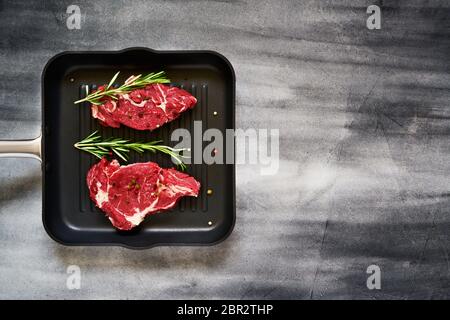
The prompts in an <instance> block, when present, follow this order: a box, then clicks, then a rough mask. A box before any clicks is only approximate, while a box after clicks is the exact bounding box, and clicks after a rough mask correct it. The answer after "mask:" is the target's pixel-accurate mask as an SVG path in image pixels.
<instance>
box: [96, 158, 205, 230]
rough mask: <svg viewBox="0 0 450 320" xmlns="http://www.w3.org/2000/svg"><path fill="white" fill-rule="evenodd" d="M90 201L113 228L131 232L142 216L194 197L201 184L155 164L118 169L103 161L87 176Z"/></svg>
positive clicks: (116, 163) (104, 159)
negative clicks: (104, 214)
mask: <svg viewBox="0 0 450 320" xmlns="http://www.w3.org/2000/svg"><path fill="white" fill-rule="evenodd" d="M87 185H88V188H89V194H90V197H91V199H92V200H93V201H94V202H95V204H96V205H97V207H99V208H100V209H101V210H103V211H104V212H105V213H106V215H107V216H108V218H109V220H110V221H111V222H112V224H113V225H114V226H115V227H116V228H118V229H121V230H130V229H132V228H133V227H135V226H137V225H138V224H140V223H141V222H142V220H144V218H145V216H147V215H149V214H152V213H156V212H158V211H163V210H167V209H170V208H172V207H173V206H174V205H175V204H176V202H177V200H178V199H179V198H181V197H183V196H193V197H197V195H198V191H199V189H200V183H199V182H198V181H197V180H195V179H194V178H193V177H191V176H189V175H187V174H185V173H182V172H179V171H177V170H175V169H162V168H160V167H159V166H158V165H157V164H156V163H154V162H145V163H135V164H130V165H127V166H120V164H119V163H118V162H117V160H113V161H111V162H109V161H108V160H107V159H106V158H103V159H102V160H100V162H98V163H97V164H95V165H93V166H92V168H91V169H89V172H88V174H87Z"/></svg>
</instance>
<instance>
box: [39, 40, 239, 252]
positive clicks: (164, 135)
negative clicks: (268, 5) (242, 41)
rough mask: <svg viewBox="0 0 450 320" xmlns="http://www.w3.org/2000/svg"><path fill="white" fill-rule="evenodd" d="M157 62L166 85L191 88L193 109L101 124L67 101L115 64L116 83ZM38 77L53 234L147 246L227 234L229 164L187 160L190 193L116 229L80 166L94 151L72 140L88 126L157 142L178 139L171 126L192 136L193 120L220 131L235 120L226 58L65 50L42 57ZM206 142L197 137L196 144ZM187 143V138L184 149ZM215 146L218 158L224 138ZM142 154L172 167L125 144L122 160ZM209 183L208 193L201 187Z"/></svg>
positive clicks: (103, 79)
mask: <svg viewBox="0 0 450 320" xmlns="http://www.w3.org/2000/svg"><path fill="white" fill-rule="evenodd" d="M159 70H164V71H166V73H167V75H168V77H169V79H171V81H172V83H171V85H173V86H177V87H179V88H182V89H184V90H186V91H188V92H190V93H191V94H192V95H194V96H195V97H196V98H197V101H198V102H197V104H196V106H195V107H194V108H193V109H192V110H189V111H187V112H184V113H183V114H182V115H181V116H180V117H179V118H177V119H175V120H174V121H172V122H170V123H167V124H165V125H164V126H162V127H161V128H159V129H157V130H154V131H152V132H149V131H138V130H134V129H130V128H128V127H125V126H121V128H108V127H103V126H101V125H100V124H99V123H98V120H97V119H93V118H92V116H91V112H90V106H89V104H88V103H84V104H82V105H74V104H73V102H74V101H75V100H78V99H80V98H83V97H84V96H85V92H86V86H88V87H89V89H90V90H92V89H95V88H96V86H98V85H102V84H105V83H108V82H109V79H110V78H111V77H112V76H113V75H114V74H115V73H116V72H117V71H121V77H119V78H118V79H117V82H118V83H122V82H123V81H124V80H125V79H126V78H127V77H128V76H130V75H132V74H145V73H148V72H152V71H159ZM42 80H43V95H42V96H43V144H42V149H43V150H42V151H43V170H44V186H43V190H44V191H43V192H44V194H43V199H44V201H43V222H44V226H45V228H46V230H47V232H48V233H49V235H50V236H51V237H52V238H53V239H55V240H56V241H58V242H60V243H62V244H65V245H121V246H125V247H129V248H148V247H152V246H155V245H208V244H214V243H217V242H219V241H221V240H223V239H224V238H226V236H227V235H229V233H230V232H231V230H232V228H233V226H234V221H235V168H234V165H232V164H228V165H227V164H212V165H207V164H204V163H202V164H191V165H188V169H187V173H189V174H190V175H192V176H194V177H195V178H196V179H197V180H198V181H200V183H201V189H200V194H199V196H198V197H197V198H193V197H184V198H182V199H181V200H180V201H179V203H178V204H177V206H175V207H174V208H173V209H171V210H169V211H165V212H163V213H157V214H155V215H151V216H148V217H147V218H146V219H145V220H144V221H143V222H142V223H141V225H140V226H138V227H136V228H134V229H133V230H131V231H118V230H116V229H115V228H114V227H113V226H112V225H111V223H110V222H109V220H108V219H107V218H106V217H105V215H104V213H103V212H102V211H101V210H99V209H98V208H96V207H95V205H94V203H93V202H92V201H91V200H90V198H89V193H88V188H87V186H86V174H87V171H88V170H89V168H90V167H91V166H92V165H93V164H94V163H96V162H97V161H98V159H97V158H95V157H94V156H92V155H89V154H87V153H85V152H81V151H79V150H76V149H75V148H74V147H73V144H74V143H76V142H77V141H80V140H82V139H83V138H84V137H86V136H87V135H89V134H90V133H92V132H93V131H95V130H98V131H99V133H100V134H101V135H102V137H104V138H107V137H111V136H113V137H123V138H128V139H131V140H134V141H152V140H163V143H164V144H166V145H171V146H173V145H174V144H176V143H177V142H171V141H170V135H171V133H172V132H173V130H175V129H177V128H185V129H187V130H189V131H190V132H191V134H192V137H193V128H194V121H200V120H201V121H202V125H203V131H205V130H206V129H208V128H217V129H219V130H220V131H221V132H222V133H223V135H224V137H225V130H226V129H234V126H235V76H234V71H233V68H232V66H231V64H230V63H229V61H228V60H226V59H225V58H224V57H223V56H221V55H220V54H218V53H216V52H211V51H153V50H150V49H146V48H132V49H126V50H122V51H113V52H66V53H62V54H59V55H57V56H55V57H54V58H52V59H51V60H50V61H49V63H48V64H47V66H46V68H45V69H44V72H43V79H42ZM215 112H216V113H217V114H215ZM191 140H192V143H195V142H196V141H195V139H193V138H192V139H191ZM207 143H209V142H206V143H205V142H203V143H202V147H204V146H205V145H206V144H207ZM194 148H195V146H194V145H192V146H191V149H192V150H194ZM202 149H203V148H202ZM232 151H233V152H234V150H232ZM219 152H223V156H224V159H225V158H226V152H227V150H225V146H224V150H219ZM228 152H230V150H228ZM118 160H120V159H118ZM147 161H154V162H156V163H158V164H159V165H160V166H161V167H165V168H168V167H173V163H172V162H171V160H170V158H169V157H168V156H166V155H163V154H152V153H149V152H146V153H144V154H138V153H134V152H132V153H130V159H129V161H128V162H127V163H135V162H147ZM120 162H121V163H122V164H125V163H124V162H123V161H120ZM208 189H211V190H212V194H210V195H208V194H207V190H208Z"/></svg>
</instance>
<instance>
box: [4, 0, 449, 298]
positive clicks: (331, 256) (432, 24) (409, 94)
mask: <svg viewBox="0 0 450 320" xmlns="http://www.w3.org/2000/svg"><path fill="white" fill-rule="evenodd" d="M70 4H78V5H79V6H80V8H81V11H82V14H83V19H82V26H81V30H72V31H70V30H68V29H67V28H66V17H67V15H66V13H65V12H66V8H67V6H68V5H70ZM370 4H379V5H381V7H382V29H381V30H368V29H367V28H366V27H365V21H366V18H367V16H368V15H367V14H366V8H367V6H368V5H370ZM449 5H450V4H449V3H447V2H446V1H429V2H428V1H427V2H423V1H375V0H373V1H293V0H292V1H230V2H226V1H200V0H199V1H114V2H110V1H92V2H91V3H88V2H84V1H76V2H72V1H42V2H39V1H34V2H31V1H0V73H1V78H0V139H20V138H32V137H35V136H36V135H37V134H38V132H39V130H40V110H41V106H40V76H41V71H42V68H43V66H44V64H45V63H46V62H47V60H48V59H49V58H50V57H51V56H53V55H54V54H56V53H58V52H60V51H64V50H100V49H101V50H116V49H122V48H127V47H132V46H146V47H150V48H154V49H166V50H167V49H211V50H216V51H219V52H221V53H222V54H224V55H225V56H226V57H227V58H228V59H229V60H230V61H231V62H232V64H233V65H234V68H235V70H236V77H237V119H236V120H237V126H238V127H240V128H255V127H256V128H280V157H281V159H280V171H279V174H278V175H276V176H259V175H258V174H257V173H258V171H257V169H258V168H255V167H253V166H250V165H240V166H238V167H237V222H236V227H235V230H234V232H233V234H232V235H231V236H230V238H229V239H228V240H227V241H225V242H223V243H221V244H220V245H217V246H214V247H208V248H203V247H202V248H196V247H182V248H168V247H162V248H155V249H151V250H147V251H131V250H127V249H123V248H109V247H108V248H85V247H70V248H69V247H64V246H61V245H59V244H57V243H55V242H53V241H52V240H51V239H50V238H49V237H48V236H47V235H46V233H45V231H44V229H43V227H42V223H41V200H42V197H41V188H42V186H41V172H40V167H39V163H38V162H37V161H34V160H20V159H7V160H5V159H0V166H1V169H2V170H1V171H0V190H1V192H0V243H1V245H0V298H2V299H11V298H19V299H23V298H40V299H71V298H74V299H81V298H89V299H90V298H95V299H99V298H126V299H136V298H143V299H158V298H201V299H203V298H244V299H245V298H288V299H310V298H313V299H343V298H360V299H418V298H425V299H430V298H449V295H450V264H449V256H448V247H449V244H450V228H449V227H450V216H449V213H450V212H449V210H450V209H449V208H447V206H448V205H449V203H450V197H449V195H450V191H449V181H450V170H449V169H450V161H448V157H449V154H450V153H449V152H450V147H449V137H450V129H449V128H450V109H449V98H450V89H449V81H450V64H449V57H450V34H449V33H450V6H449ZM72 264H75V265H79V266H80V268H81V271H82V282H81V289H80V290H68V289H67V288H66V278H67V274H66V268H67V266H68V265H72ZM370 264H377V265H379V266H380V268H381V272H382V274H381V279H382V288H381V290H372V291H371V290H368V289H367V287H366V278H367V276H368V275H367V274H366V268H367V266H369V265H370Z"/></svg>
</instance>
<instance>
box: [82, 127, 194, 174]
mask: <svg viewBox="0 0 450 320" xmlns="http://www.w3.org/2000/svg"><path fill="white" fill-rule="evenodd" d="M161 142H162V141H161V140H156V141H151V142H145V143H143V142H130V141H129V140H126V139H121V138H107V139H105V140H102V137H101V136H100V135H98V134H97V131H95V132H93V133H91V134H90V135H89V136H87V137H86V138H84V139H83V140H81V141H79V142H77V143H75V144H74V147H75V148H77V149H79V150H82V151H86V152H88V153H90V154H92V155H94V156H96V157H97V158H99V159H101V158H102V157H103V156H106V155H111V154H112V153H114V154H116V155H117V156H118V157H119V158H121V159H122V160H123V161H128V153H129V152H130V151H136V152H139V153H143V152H145V151H151V152H153V153H155V152H157V151H158V152H162V153H165V154H167V155H169V156H171V157H173V158H174V159H175V163H176V165H177V166H179V167H180V169H181V170H183V171H184V170H185V169H186V165H185V164H184V162H183V160H182V159H183V158H188V157H186V156H182V155H180V152H181V151H184V150H187V149H175V148H172V147H168V146H165V145H161V144H160V143H161Z"/></svg>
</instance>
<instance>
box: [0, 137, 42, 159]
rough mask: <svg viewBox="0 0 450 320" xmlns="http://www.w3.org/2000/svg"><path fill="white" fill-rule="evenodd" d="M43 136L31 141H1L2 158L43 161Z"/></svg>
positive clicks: (0, 153)
mask: <svg viewBox="0 0 450 320" xmlns="http://www.w3.org/2000/svg"><path fill="white" fill-rule="evenodd" d="M41 137H42V136H41V135H40V136H39V137H37V138H36V139H31V140H0V158H18V157H19V158H34V159H37V160H39V161H42V159H41Z"/></svg>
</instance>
